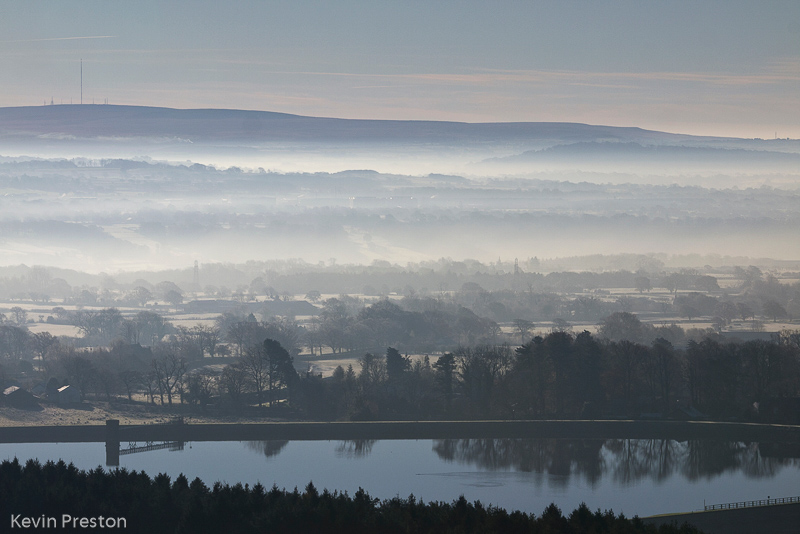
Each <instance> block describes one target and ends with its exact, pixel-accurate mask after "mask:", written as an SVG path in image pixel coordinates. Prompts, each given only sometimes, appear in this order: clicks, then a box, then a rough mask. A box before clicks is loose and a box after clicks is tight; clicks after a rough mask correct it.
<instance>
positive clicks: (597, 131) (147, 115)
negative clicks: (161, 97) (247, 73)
mask: <svg viewBox="0 0 800 534" xmlns="http://www.w3.org/2000/svg"><path fill="white" fill-rule="evenodd" d="M43 136H44V137H49V136H62V137H67V138H69V137H74V138H97V137H167V138H180V139H186V140H191V141H200V142H202V141H224V140H231V141H233V140H244V139H252V140H258V141H319V142H348V141H361V142H363V141H372V142H397V141H401V142H402V141H409V142H415V143H419V142H430V143H434V144H436V143H447V144H452V143H483V142H502V141H526V140H531V141H533V140H552V141H557V142H581V141H590V142H593V141H622V142H645V143H653V144H664V143H666V144H674V143H680V142H687V143H692V144H704V143H706V142H713V141H714V140H722V139H725V138H713V137H698V136H690V135H682V134H670V133H664V132H657V131H652V130H644V129H642V128H635V127H619V126H597V125H589V124H580V123H565V122H502V123H497V122H495V123H465V122H445V121H399V120H366V119H337V118H322V117H306V116H301V115H291V114H288V113H277V112H269V111H249V110H235V109H173V108H160V107H143V106H115V105H54V106H28V107H7V108H0V140H2V139H3V138H6V139H9V138H14V139H20V138H28V139H30V138H41V137H43Z"/></svg>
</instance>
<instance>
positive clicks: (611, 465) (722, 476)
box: [0, 438, 800, 516]
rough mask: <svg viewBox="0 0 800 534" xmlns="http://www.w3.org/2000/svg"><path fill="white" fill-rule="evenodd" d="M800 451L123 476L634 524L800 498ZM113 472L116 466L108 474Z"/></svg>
mask: <svg viewBox="0 0 800 534" xmlns="http://www.w3.org/2000/svg"><path fill="white" fill-rule="evenodd" d="M799 449H800V447H798V446H797V445H796V444H781V443H757V442H744V441H717V440H707V439H697V440H687V441H676V440H668V439H605V440H603V439H551V438H548V439H531V438H504V439H418V440H393V439H385V440H350V441H348V440H339V441H336V440H331V441H322V440H315V441H300V440H293V441H284V440H280V441H276V440H273V441H194V442H123V443H121V444H120V457H119V468H125V469H128V470H137V471H142V470H143V471H145V472H146V473H147V474H149V475H150V476H151V477H153V476H155V475H157V474H159V473H166V474H168V475H169V476H170V477H172V478H173V479H174V478H175V477H176V476H178V475H179V474H181V473H183V474H184V475H185V476H186V477H187V478H188V479H189V480H190V481H191V480H193V479H194V478H195V477H199V478H200V479H201V480H203V482H205V483H206V484H207V485H208V486H212V485H213V484H214V483H215V482H218V481H219V482H225V483H228V484H235V483H238V482H241V483H242V484H245V483H247V484H250V485H251V486H252V485H253V484H256V483H259V482H260V483H261V484H262V485H264V486H266V487H267V488H270V487H272V485H273V484H274V485H277V486H278V487H279V488H287V489H289V490H291V489H293V488H295V487H297V488H298V489H299V490H300V491H302V490H303V488H304V487H305V486H306V484H308V482H309V481H313V483H314V485H315V486H316V487H317V488H318V489H319V490H320V491H321V490H322V489H323V488H325V489H328V490H329V491H334V490H337V491H340V492H342V491H347V492H348V493H349V494H350V495H352V494H353V493H355V492H356V491H357V490H358V489H359V488H363V489H364V490H366V491H367V492H368V493H369V494H370V495H371V496H372V497H375V498H380V499H387V498H392V497H396V496H399V497H403V498H405V497H408V496H409V495H411V494H413V495H414V496H415V497H416V498H417V499H422V500H425V501H433V500H437V501H446V502H450V501H452V500H454V499H457V498H458V497H459V496H460V495H464V497H465V498H466V499H467V500H469V501H476V500H479V501H481V502H482V503H483V504H492V505H495V506H499V507H502V508H506V509H517V510H522V511H525V512H531V513H535V514H537V515H538V514H541V512H542V511H543V510H544V508H545V507H546V506H547V505H548V504H550V503H551V502H553V503H555V504H556V505H558V506H559V507H560V508H561V509H562V510H563V511H564V512H565V513H569V512H570V511H571V510H573V509H574V508H576V507H577V506H578V505H579V504H580V503H581V502H585V503H586V504H587V505H588V506H589V508H590V509H592V510H596V509H598V508H599V509H602V510H605V509H613V510H614V512H615V513H620V512H622V513H624V514H625V515H627V516H633V515H639V516H647V515H653V514H662V513H671V512H689V511H694V510H702V509H703V506H704V503H705V504H709V505H710V504H718V503H727V502H737V501H748V500H757V499H766V498H768V497H772V498H776V497H790V496H798V495H800V450H799ZM15 457H16V458H18V459H19V461H20V462H25V461H27V460H28V459H38V460H39V461H40V462H46V461H48V460H55V461H57V460H59V459H63V460H64V461H65V462H68V463H69V462H72V463H74V464H75V465H76V466H77V467H78V468H80V469H94V468H96V467H98V466H104V464H105V459H106V449H105V444H104V443H4V444H0V460H5V459H13V458H15ZM104 468H105V469H113V467H104Z"/></svg>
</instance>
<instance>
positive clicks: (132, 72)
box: [0, 0, 800, 138]
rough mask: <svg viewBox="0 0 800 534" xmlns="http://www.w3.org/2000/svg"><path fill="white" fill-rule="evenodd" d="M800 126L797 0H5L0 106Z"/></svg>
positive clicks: (765, 132) (720, 129) (717, 129)
mask: <svg viewBox="0 0 800 534" xmlns="http://www.w3.org/2000/svg"><path fill="white" fill-rule="evenodd" d="M81 58H83V72H84V75H83V84H84V90H83V100H84V103H91V102H92V101H94V102H96V103H101V102H103V101H104V100H105V99H106V98H107V99H108V101H109V103H112V104H136V105H152V106H168V107H177V108H209V107H214V108H242V109H259V110H269V111H283V112H288V113H297V114H303V115H316V116H333V117H346V118H387V119H432V120H457V121H469V122H486V121H568V122H585V123H592V124H609V125H622V126H640V127H644V128H650V129H657V130H665V131H673V132H682V133H694V134H710V135H734V136H741V137H769V138H771V137H773V136H775V134H776V133H777V135H778V136H780V137H793V138H800V1H798V0H788V1H759V2H755V1H751V0H741V1H740V0H722V1H711V0H702V1H659V2H647V1H642V0H639V1H631V2H626V1H613V2H606V1H588V0H587V1H552V2H550V1H536V2H534V1H526V2H523V1H489V0H484V1H472V0H458V1H444V0H428V1H403V2H401V1H396V2H385V1H376V0H364V1H362V0H337V1H336V2H305V1H298V0H292V1H285V2H283V1H281V2H269V1H237V2H232V3H230V4H227V3H224V2H220V1H219V0H211V1H202V0H194V1H191V2H178V1H169V2H165V1H163V0H158V1H153V0H137V1H136V2H108V1H94V2H92V1H69V2H49V1H48V2H44V1H36V0H24V1H13V0H12V1H9V0H5V1H3V2H2V3H0V81H1V83H2V85H1V86H0V87H2V91H0V106H20V105H41V104H42V103H43V102H45V101H47V102H48V103H49V102H50V99H51V98H52V99H53V100H54V101H55V103H61V102H63V103H69V102H70V101H71V102H73V103H77V102H78V101H79V99H80V60H81Z"/></svg>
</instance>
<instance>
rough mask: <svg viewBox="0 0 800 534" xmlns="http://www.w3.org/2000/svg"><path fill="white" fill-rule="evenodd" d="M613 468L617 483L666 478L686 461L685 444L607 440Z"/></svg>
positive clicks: (610, 467) (664, 441) (612, 471)
mask: <svg viewBox="0 0 800 534" xmlns="http://www.w3.org/2000/svg"><path fill="white" fill-rule="evenodd" d="M605 450H606V452H607V455H608V457H609V461H608V464H609V469H610V472H611V474H612V476H613V478H614V480H616V481H617V482H621V483H623V484H629V483H632V482H635V481H637V480H641V479H643V478H652V479H654V480H658V481H661V480H664V479H666V478H668V477H669V476H670V475H672V474H673V473H674V472H675V470H676V468H677V467H678V466H679V465H680V464H681V463H682V462H683V461H684V460H685V454H686V451H685V450H684V449H683V447H682V446H681V443H679V442H677V441H672V440H666V439H613V440H608V441H607V442H606V443H605Z"/></svg>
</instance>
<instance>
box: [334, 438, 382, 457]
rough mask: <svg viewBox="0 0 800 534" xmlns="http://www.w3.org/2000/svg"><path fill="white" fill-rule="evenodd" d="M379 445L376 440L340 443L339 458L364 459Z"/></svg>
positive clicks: (337, 448)
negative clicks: (373, 447)
mask: <svg viewBox="0 0 800 534" xmlns="http://www.w3.org/2000/svg"><path fill="white" fill-rule="evenodd" d="M375 443H377V440H375V439H353V440H346V441H340V442H339V444H338V445H337V446H336V456H337V457H338V458H364V457H366V456H369V454H370V453H371V452H372V446H373V445H375Z"/></svg>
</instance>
